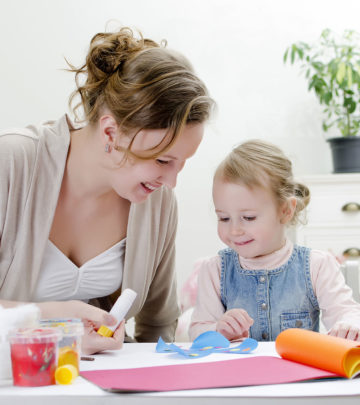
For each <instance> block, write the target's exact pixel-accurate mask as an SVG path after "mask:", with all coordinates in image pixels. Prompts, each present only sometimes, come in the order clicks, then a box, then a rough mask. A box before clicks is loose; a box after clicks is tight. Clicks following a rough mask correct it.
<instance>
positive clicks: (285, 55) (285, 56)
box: [283, 48, 289, 63]
mask: <svg viewBox="0 0 360 405" xmlns="http://www.w3.org/2000/svg"><path fill="white" fill-rule="evenodd" d="M288 53H289V48H288V49H287V50H286V51H285V53H284V58H283V60H284V63H286V59H287V57H288Z"/></svg>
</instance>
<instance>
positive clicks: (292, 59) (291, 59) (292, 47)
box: [290, 44, 296, 65]
mask: <svg viewBox="0 0 360 405" xmlns="http://www.w3.org/2000/svg"><path fill="white" fill-rule="evenodd" d="M295 53H296V45H295V44H293V45H292V46H291V54H290V61H291V64H292V65H293V64H294V61H295Z"/></svg>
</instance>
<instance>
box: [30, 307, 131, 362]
mask: <svg viewBox="0 0 360 405" xmlns="http://www.w3.org/2000/svg"><path fill="white" fill-rule="evenodd" d="M37 305H38V306H39V308H40V310H41V317H42V318H80V319H81V320H82V322H83V324H84V336H83V337H82V345H81V346H82V352H83V353H84V354H93V353H97V352H101V351H103V350H116V349H121V347H122V345H123V342H124V335H125V322H121V324H120V325H119V326H118V327H117V328H116V330H115V332H114V335H113V336H112V337H104V336H101V335H99V334H98V333H97V330H98V329H99V328H100V326H101V325H105V326H113V325H115V324H116V323H117V319H116V318H114V317H113V316H112V315H110V314H109V313H108V312H106V311H104V310H103V309H100V308H97V307H94V306H93V305H89V304H86V303H85V302H82V301H75V300H72V301H64V302H59V301H57V302H41V303H38V304H37Z"/></svg>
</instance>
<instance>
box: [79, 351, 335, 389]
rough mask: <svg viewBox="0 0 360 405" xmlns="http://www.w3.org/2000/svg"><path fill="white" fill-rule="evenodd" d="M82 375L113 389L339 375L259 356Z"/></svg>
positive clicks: (194, 386) (258, 382) (226, 384)
mask: <svg viewBox="0 0 360 405" xmlns="http://www.w3.org/2000/svg"><path fill="white" fill-rule="evenodd" d="M81 376H83V377H84V378H86V379H87V380H89V381H91V382H92V383H94V384H96V385H98V386H99V387H100V388H103V389H105V390H110V391H113V392H146V391H177V390H192V389H201V388H224V387H241V386H246V385H247V386H249V385H263V384H282V383H291V382H298V381H306V380H313V379H321V378H335V377H337V378H339V376H338V375H337V374H334V373H331V372H329V371H324V370H320V369H318V368H314V367H310V366H306V365H304V364H299V363H295V362H292V361H289V360H284V359H281V358H278V357H271V356H256V357H250V358H246V359H234V360H233V359H231V360H224V361H216V362H206V363H191V364H181V365H170V366H155V367H142V368H128V369H122V370H94V371H83V372H81Z"/></svg>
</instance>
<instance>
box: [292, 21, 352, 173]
mask: <svg viewBox="0 0 360 405" xmlns="http://www.w3.org/2000/svg"><path fill="white" fill-rule="evenodd" d="M287 60H289V61H290V63H291V64H294V63H295V62H300V63H301V67H302V73H303V74H305V77H306V79H307V80H308V84H309V87H308V90H309V91H312V90H313V91H314V92H315V94H316V96H317V97H318V99H319V101H320V104H321V105H323V106H324V109H323V112H324V119H323V123H322V128H323V130H324V131H325V132H327V131H328V130H329V129H330V128H337V130H338V134H339V136H338V137H335V138H329V139H327V141H328V142H329V143H330V146H331V151H332V157H333V163H334V172H335V173H344V172H360V34H359V33H357V32H355V31H353V30H346V31H344V33H343V34H342V35H341V36H337V35H336V34H335V33H334V32H333V31H331V30H330V29H325V30H324V31H323V32H322V33H321V35H320V38H319V39H318V40H317V41H316V42H315V43H313V44H308V43H305V42H297V43H294V44H292V45H290V46H289V47H288V48H287V50H286V52H285V54H284V63H286V61H287Z"/></svg>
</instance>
